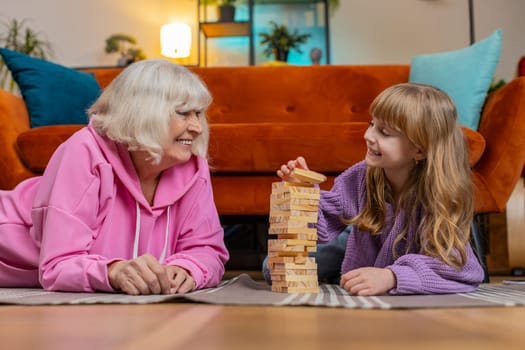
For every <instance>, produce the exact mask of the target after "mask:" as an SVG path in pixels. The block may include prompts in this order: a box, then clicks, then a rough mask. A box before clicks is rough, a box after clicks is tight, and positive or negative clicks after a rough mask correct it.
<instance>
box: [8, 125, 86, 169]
mask: <svg viewBox="0 0 525 350" xmlns="http://www.w3.org/2000/svg"><path fill="white" fill-rule="evenodd" d="M83 127H84V126H83V125H49V126H41V127H38V128H32V129H28V130H26V131H24V132H22V133H20V135H18V138H17V139H16V145H17V147H18V151H19V154H20V159H21V160H22V163H24V165H25V166H26V167H27V168H29V169H30V170H31V171H33V172H35V173H42V172H44V169H45V168H46V166H47V163H48V162H49V159H50V158H51V156H52V155H53V153H54V152H55V150H56V149H57V147H58V146H59V145H60V144H61V143H62V142H64V141H65V140H67V139H68V138H69V137H70V136H71V135H73V134H74V133H75V132H77V131H78V130H80V129H82V128H83Z"/></svg>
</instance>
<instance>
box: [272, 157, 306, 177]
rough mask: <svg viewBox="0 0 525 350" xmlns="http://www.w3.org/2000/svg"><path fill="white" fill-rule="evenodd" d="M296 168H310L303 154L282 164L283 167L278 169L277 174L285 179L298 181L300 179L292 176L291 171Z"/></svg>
mask: <svg viewBox="0 0 525 350" xmlns="http://www.w3.org/2000/svg"><path fill="white" fill-rule="evenodd" d="M294 168H299V169H304V170H308V165H307V164H306V160H305V159H304V158H303V157H301V156H299V157H297V159H293V160H289V161H288V163H286V164H283V165H281V167H280V168H279V169H278V170H277V176H279V177H280V178H281V179H283V180H284V181H289V182H298V181H299V180H296V179H293V178H291V177H290V173H291V172H292V170H293V169H294Z"/></svg>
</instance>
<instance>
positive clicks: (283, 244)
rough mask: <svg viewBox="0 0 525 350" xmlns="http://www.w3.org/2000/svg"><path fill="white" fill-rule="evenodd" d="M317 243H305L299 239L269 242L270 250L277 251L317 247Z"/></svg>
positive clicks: (272, 240)
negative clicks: (290, 248)
mask: <svg viewBox="0 0 525 350" xmlns="http://www.w3.org/2000/svg"><path fill="white" fill-rule="evenodd" d="M316 244H317V243H316V242H314V241H305V240H299V239H269V240H268V250H270V248H271V250H272V251H276V250H278V249H281V248H282V249H285V248H289V247H303V248H304V247H315V246H316Z"/></svg>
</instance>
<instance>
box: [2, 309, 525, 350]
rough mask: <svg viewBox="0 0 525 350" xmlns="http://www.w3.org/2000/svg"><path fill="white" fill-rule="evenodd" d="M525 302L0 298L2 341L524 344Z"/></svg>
mask: <svg viewBox="0 0 525 350" xmlns="http://www.w3.org/2000/svg"><path fill="white" fill-rule="evenodd" d="M524 334H525V307H507V308H501V307H495V308H465V309H417V310H364V309H359V310H348V309H335V308H321V307H293V306H290V307H253V306H214V305H201V304H191V303H188V304H153V305H82V306H72V305H69V306H5V305H4V306H0V344H1V345H0V347H1V348H2V349H17V350H25V349H39V350H48V349H49V350H56V349H75V350H79V349H97V350H102V349H137V350H161V349H170V350H174V349H228V350H232V349H243V350H244V349H246V350H258V349H261V350H271V349H275V350H277V349H278V350H292V349H303V350H309V349H321V348H323V349H327V350H337V349H359V350H362V349H389V350H396V349H400V350H401V349H403V350H406V349H424V350H432V349H461V350H471V349H472V350H474V349H475V350H482V349H491V350H493V349H523V339H524V337H523V335H524Z"/></svg>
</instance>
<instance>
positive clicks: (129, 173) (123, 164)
mask: <svg viewBox="0 0 525 350" xmlns="http://www.w3.org/2000/svg"><path fill="white" fill-rule="evenodd" d="M88 128H89V131H90V132H91V133H92V134H93V137H94V138H95V140H96V142H97V144H98V145H99V147H100V149H101V150H102V152H103V154H104V156H105V157H106V158H107V159H108V161H109V163H111V165H112V167H113V171H114V172H115V176H116V177H117V178H118V179H119V180H120V181H121V183H122V185H123V186H124V187H125V188H126V189H127V190H128V191H129V193H130V194H131V195H132V196H133V198H134V199H135V201H136V202H137V203H138V204H140V205H141V206H142V207H144V208H148V209H149V210H151V209H158V208H163V207H168V206H171V205H173V204H174V203H175V202H176V201H177V200H179V199H180V198H181V197H182V196H184V194H185V193H186V192H188V190H189V189H190V188H191V187H192V186H193V185H194V183H195V182H196V181H197V179H198V178H199V177H201V176H202V175H204V174H201V173H202V172H203V171H207V169H208V168H207V167H206V166H202V165H203V162H206V160H205V159H203V158H201V157H197V156H193V157H191V159H190V160H189V161H187V162H184V163H181V164H177V165H174V166H173V167H171V168H168V169H166V170H164V171H163V172H162V174H161V175H160V179H159V183H158V185H157V190H156V194H155V198H154V203H153V205H150V204H149V203H148V201H147V200H146V198H145V197H144V194H143V193H142V188H141V185H140V180H139V178H138V175H137V171H136V170H135V166H134V165H133V162H132V160H131V156H130V154H129V151H128V149H127V147H126V145H124V144H121V143H118V142H115V141H112V140H110V139H109V138H107V137H103V136H100V135H99V134H98V133H97V132H96V131H95V130H94V129H93V127H92V126H91V124H90V125H89V126H88ZM204 177H206V176H204Z"/></svg>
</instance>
